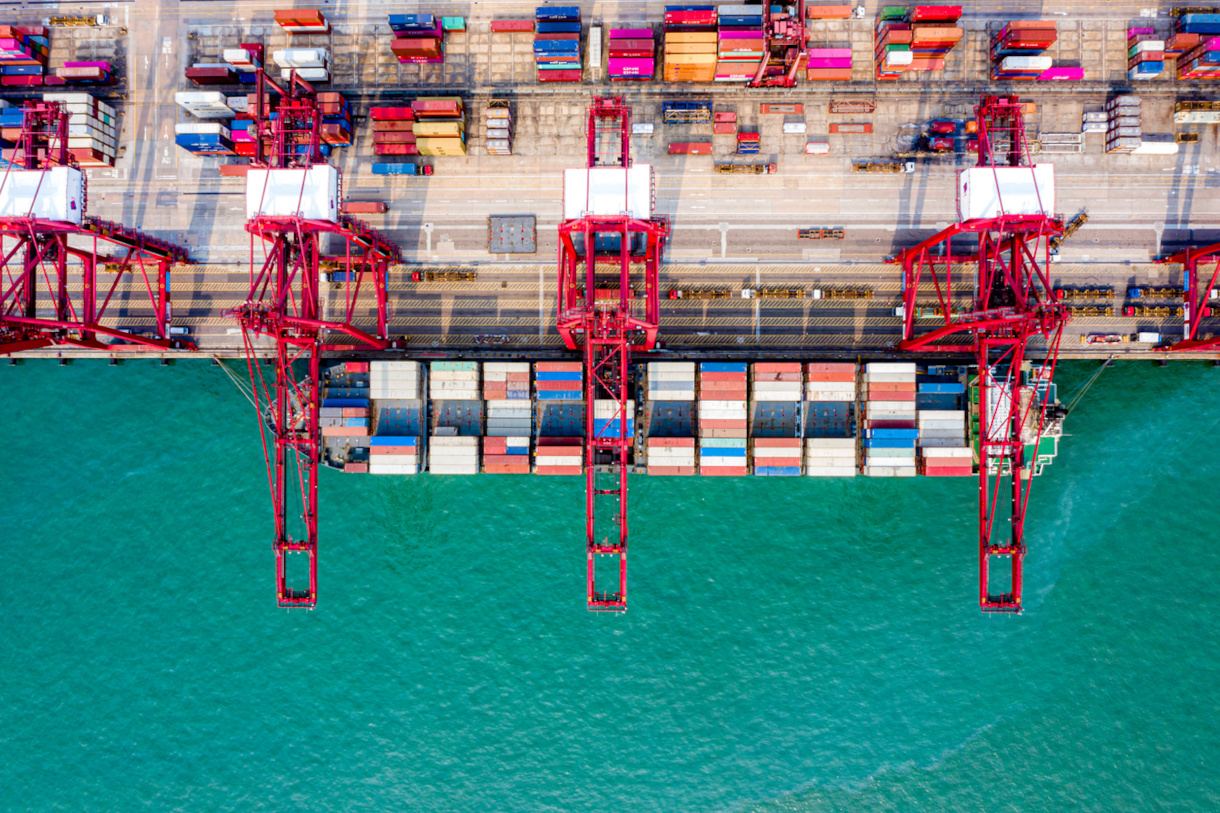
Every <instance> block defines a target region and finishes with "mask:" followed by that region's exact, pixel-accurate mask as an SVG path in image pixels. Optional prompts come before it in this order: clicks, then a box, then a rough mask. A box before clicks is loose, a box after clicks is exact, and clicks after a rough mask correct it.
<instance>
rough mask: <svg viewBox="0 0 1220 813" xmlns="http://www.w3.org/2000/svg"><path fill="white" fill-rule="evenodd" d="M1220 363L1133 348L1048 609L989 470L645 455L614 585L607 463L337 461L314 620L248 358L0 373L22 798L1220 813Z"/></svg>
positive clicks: (3, 707)
mask: <svg viewBox="0 0 1220 813" xmlns="http://www.w3.org/2000/svg"><path fill="white" fill-rule="evenodd" d="M1096 366H1097V365H1094V364H1089V363H1084V362H1077V363H1064V364H1062V365H1061V371H1060V381H1061V382H1062V383H1061V387H1062V395H1063V396H1064V397H1065V398H1066V396H1067V395H1069V394H1070V393H1071V391H1072V390H1073V389H1074V388H1075V387H1076V385H1078V384H1079V383H1081V382H1083V381H1084V380H1085V379H1087V378H1088V377H1089V376H1090V375H1091V374H1092V372H1093V371H1094V370H1095V369H1096ZM1218 393H1220V369H1215V368H1213V367H1211V366H1210V365H1209V364H1203V363H1189V362H1183V363H1177V364H1173V365H1171V366H1170V367H1169V368H1166V369H1162V368H1158V367H1156V366H1154V365H1152V364H1148V363H1139V364H1120V365H1117V366H1115V367H1114V368H1112V369H1109V370H1107V371H1106V372H1105V373H1104V374H1103V375H1102V376H1101V377H1100V378H1099V379H1098V381H1097V382H1096V384H1095V385H1094V386H1093V387H1092V388H1091V389H1090V390H1089V391H1088V392H1087V394H1086V395H1085V397H1084V398H1083V399H1082V401H1081V402H1080V404H1079V406H1078V407H1077V408H1076V409H1075V410H1074V411H1073V412H1072V414H1071V416H1070V417H1069V419H1068V424H1067V428H1068V432H1069V434H1070V437H1068V438H1066V439H1065V440H1064V442H1063V444H1062V447H1061V453H1060V455H1059V458H1058V459H1057V460H1056V461H1055V463H1054V465H1052V466H1051V467H1050V468H1049V469H1048V470H1047V472H1046V474H1045V475H1044V476H1042V477H1040V478H1039V479H1038V481H1037V482H1036V483H1035V488H1034V492H1033V498H1032V501H1031V507H1030V510H1029V532H1028V543H1029V548H1030V553H1029V555H1028V557H1027V559H1026V580H1027V593H1026V604H1027V610H1026V612H1025V614H1024V615H1022V616H1020V617H1011V616H1005V617H994V616H983V615H982V614H980V612H979V610H978V607H977V604H976V600H977V599H976V590H977V587H976V585H977V576H976V560H977V557H976V544H977V543H976V530H975V529H976V516H977V514H976V512H977V508H976V498H975V482H974V480H972V479H960V480H959V479H951V480H942V479H934V478H919V479H915V480H877V479H867V478H863V477H860V478H856V479H853V480H850V481H837V480H836V481H830V480H820V479H811V478H803V479H798V478H757V479H756V478H740V479H727V478H726V479H721V478H706V479H701V478H689V479H685V478H654V479H651V480H650V479H647V478H643V477H641V478H635V479H634V480H633V482H632V484H631V496H632V505H631V517H632V542H631V557H630V574H629V578H630V611H629V612H628V613H626V614H625V615H621V616H614V615H599V614H592V613H589V612H587V611H586V610H585V607H584V592H583V591H584V575H583V570H584V553H583V545H584V541H583V493H582V488H583V481H582V480H580V479H578V478H546V477H533V476H520V477H513V476H500V477H493V476H478V477H467V478H461V477H432V476H419V477H415V478H403V477H395V478H390V477H372V476H358V475H343V474H340V473H337V472H332V471H324V472H323V473H322V478H321V506H322V513H321V526H320V527H321V531H320V537H321V543H320V562H321V565H320V581H321V586H320V601H319V604H318V608H317V609H316V610H315V611H313V612H303V611H295V612H289V611H285V610H280V609H277V608H276V606H275V596H274V579H273V571H274V557H273V555H272V552H271V516H270V510H269V499H268V496H267V481H266V472H265V468H264V463H263V458H262V451H261V447H260V445H259V439H258V432H257V422H256V420H255V416H254V412H253V409H252V408H251V406H250V405H249V403H248V402H247V401H246V400H245V399H244V398H243V397H242V396H241V395H240V393H239V392H238V391H237V390H236V388H235V387H234V386H233V384H232V383H230V382H229V381H228V380H227V379H226V378H225V377H224V376H223V375H222V374H221V373H220V371H219V370H218V369H217V368H215V367H211V366H209V365H208V364H207V363H204V362H183V363H178V364H175V365H174V366H172V367H168V368H162V367H159V366H157V365H156V364H154V363H152V362H146V361H140V362H138V363H128V364H125V365H124V366H122V367H118V368H110V367H107V366H105V364H104V363H102V362H77V363H75V364H72V365H70V366H67V367H62V368H61V367H58V366H56V365H55V364H54V363H53V362H39V361H27V362H25V363H24V364H22V365H21V366H17V367H9V366H7V365H6V366H0V415H2V416H3V427H4V443H3V450H4V451H3V460H2V462H0V472H2V474H0V574H2V577H0V653H3V655H2V658H3V659H2V660H0V810H6V811H7V810H66V811H94V810H99V811H100V810H106V811H112V810H113V811H138V810H150V811H163V810H183V811H213V810H237V811H263V810H285V809H300V810H310V811H331V810H335V811H373V810H393V811H471V812H472V813H473V812H476V811H477V813H488V812H489V811H494V812H495V813H499V812H500V811H531V812H534V811H612V810H613V811H624V813H634V811H793V812H797V811H800V812H802V813H803V812H805V811H870V813H871V812H872V811H911V810H931V811H950V812H953V813H956V811H963V812H964V811H983V810H986V811H988V813H996V812H997V811H1022V813H1030V811H1043V810H1045V811H1107V812H1112V811H1210V810H1217V809H1220V714H1218V713H1217V707H1218V705H1220V700H1218V697H1220V631H1218V627H1220V623H1218V619H1220V589H1218V587H1217V574H1218V573H1220V530H1218V526H1220V503H1218V502H1217V490H1216V485H1217V482H1220V464H1218V463H1217V460H1218V459H1220V446H1218V445H1217V440H1216V439H1217V437H1220V394H1218Z"/></svg>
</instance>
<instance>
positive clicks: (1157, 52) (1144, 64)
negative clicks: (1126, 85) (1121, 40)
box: [1127, 26, 1165, 81]
mask: <svg viewBox="0 0 1220 813" xmlns="http://www.w3.org/2000/svg"><path fill="white" fill-rule="evenodd" d="M1164 71H1165V40H1164V39H1162V38H1161V37H1160V36H1159V35H1158V34H1157V33H1156V29H1155V28H1151V27H1148V26H1138V27H1137V26H1132V27H1131V28H1128V29H1127V78H1128V79H1130V80H1132V81H1139V80H1143V79H1155V78H1156V77H1158V76H1160V75H1161V74H1162V73H1164Z"/></svg>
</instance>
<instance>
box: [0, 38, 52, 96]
mask: <svg viewBox="0 0 1220 813" xmlns="http://www.w3.org/2000/svg"><path fill="white" fill-rule="evenodd" d="M50 55H51V41H50V39H49V38H48V34H47V29H46V28H44V27H43V26H41V25H0V85H2V86H5V87H30V86H36V85H42V84H50V83H47V82H44V79H45V78H46V77H44V76H43V74H45V73H46V69H47V62H48V60H49V59H50ZM63 83H64V82H63V80H59V81H57V82H56V83H55V84H63Z"/></svg>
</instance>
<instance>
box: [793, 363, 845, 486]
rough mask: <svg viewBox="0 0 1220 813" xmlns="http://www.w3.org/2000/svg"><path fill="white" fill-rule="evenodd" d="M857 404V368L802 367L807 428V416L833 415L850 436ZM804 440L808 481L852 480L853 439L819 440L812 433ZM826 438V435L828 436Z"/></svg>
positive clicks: (837, 365)
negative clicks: (853, 413)
mask: <svg viewBox="0 0 1220 813" xmlns="http://www.w3.org/2000/svg"><path fill="white" fill-rule="evenodd" d="M855 400H856V365H854V364H850V363H844V362H813V363H810V364H806V365H805V406H804V411H805V413H806V416H807V417H806V425H807V426H809V425H810V423H811V421H810V420H809V418H808V416H809V415H813V416H816V415H818V414H819V413H832V414H834V415H836V416H839V415H841V416H843V417H842V419H841V420H843V422H844V426H843V432H848V433H849V432H850V424H849V421H850V414H851V409H852V405H853V404H854V402H855ZM807 434H808V436H807V437H806V438H805V474H806V475H808V476H810V477H854V476H855V475H856V441H855V438H854V437H850V436H848V437H842V436H840V437H819V436H815V435H814V434H813V431H812V430H809V431H808V432H807ZM827 434H829V432H828V433H827Z"/></svg>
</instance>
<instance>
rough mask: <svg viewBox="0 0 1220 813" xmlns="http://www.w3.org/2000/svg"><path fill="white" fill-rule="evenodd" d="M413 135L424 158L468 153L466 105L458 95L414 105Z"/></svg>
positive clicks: (413, 103) (412, 103) (418, 100)
mask: <svg viewBox="0 0 1220 813" xmlns="http://www.w3.org/2000/svg"><path fill="white" fill-rule="evenodd" d="M411 109H412V110H413V111H414V113H415V123H414V125H413V126H412V132H413V134H414V135H415V148H416V150H418V151H419V154H420V155H438V156H457V155H465V154H466V105H465V104H464V103H463V102H462V100H461V98H460V97H458V96H435V97H429V98H427V99H416V100H415V101H413V102H411Z"/></svg>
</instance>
